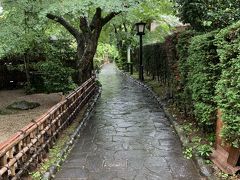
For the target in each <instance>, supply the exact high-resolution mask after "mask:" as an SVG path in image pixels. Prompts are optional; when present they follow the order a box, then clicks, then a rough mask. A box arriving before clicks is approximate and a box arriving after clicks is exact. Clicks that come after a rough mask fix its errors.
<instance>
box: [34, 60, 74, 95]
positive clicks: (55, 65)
mask: <svg viewBox="0 0 240 180" xmlns="http://www.w3.org/2000/svg"><path fill="white" fill-rule="evenodd" d="M38 68H39V71H40V72H41V73H42V78H43V80H44V89H45V91H46V92H48V93H50V92H63V93H67V92H68V91H70V90H73V89H74V88H76V84H74V82H73V80H72V77H71V75H72V73H73V72H74V70H73V69H71V68H69V67H64V66H63V65H62V63H60V62H57V61H45V62H43V63H40V64H39V66H38Z"/></svg>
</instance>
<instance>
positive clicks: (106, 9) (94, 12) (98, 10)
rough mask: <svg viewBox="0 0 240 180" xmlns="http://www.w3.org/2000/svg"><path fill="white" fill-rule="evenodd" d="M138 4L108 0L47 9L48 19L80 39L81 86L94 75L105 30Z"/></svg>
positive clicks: (87, 0) (85, 0) (88, 0)
mask: <svg viewBox="0 0 240 180" xmlns="http://www.w3.org/2000/svg"><path fill="white" fill-rule="evenodd" d="M138 3H140V1H138V0H121V1H117V2H115V1H107V0H95V1H93V0H80V1H77V0H73V1H71V2H69V1H67V0H65V1H61V2H57V3H54V4H52V6H50V8H46V10H45V13H46V17H47V18H49V19H51V20H53V21H55V22H56V23H59V24H61V25H62V26H63V27H64V28H65V29H66V30H67V31H68V32H69V33H70V34H71V35H72V36H73V37H74V38H75V39H76V42H77V55H78V61H77V69H78V80H79V83H81V82H83V81H84V80H86V79H87V78H88V77H89V76H90V73H91V70H92V62H93V58H94V55H95V53H96V49H97V44H98V40H99V36H100V34H101V31H102V29H103V27H104V26H105V25H106V24H107V23H108V22H109V21H111V20H112V19H113V18H114V17H115V16H116V15H118V14H119V13H121V12H124V11H127V10H128V9H129V8H131V7H132V6H133V5H137V4H138ZM53 7H54V8H53ZM60 9H63V12H60ZM69 17H70V19H69ZM67 19H69V20H67ZM76 26H78V27H76Z"/></svg>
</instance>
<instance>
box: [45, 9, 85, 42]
mask: <svg viewBox="0 0 240 180" xmlns="http://www.w3.org/2000/svg"><path fill="white" fill-rule="evenodd" d="M47 18H48V19H51V20H53V21H55V22H58V23H60V24H61V25H62V26H63V27H65V29H67V30H68V31H69V32H70V33H71V34H72V35H73V36H74V37H75V38H76V39H77V41H78V39H79V38H80V36H81V34H80V32H79V31H78V30H77V29H76V28H74V27H73V26H72V25H71V24H69V23H68V22H67V21H66V20H65V19H64V18H63V17H60V16H56V15H53V14H50V13H48V14H47Z"/></svg>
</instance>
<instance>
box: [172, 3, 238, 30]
mask: <svg viewBox="0 0 240 180" xmlns="http://www.w3.org/2000/svg"><path fill="white" fill-rule="evenodd" d="M173 1H174V2H175V3H176V9H177V14H178V16H179V17H180V19H181V20H182V22H184V23H190V24H191V25H192V27H193V28H194V29H195V30H197V31H205V30H213V29H217V28H223V27H226V26H228V25H230V24H232V23H233V22H236V21H237V20H239V18H240V13H239V12H240V11H239V10H240V4H239V2H238V1H236V0H173Z"/></svg>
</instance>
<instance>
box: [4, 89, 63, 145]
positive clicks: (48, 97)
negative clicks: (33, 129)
mask: <svg viewBox="0 0 240 180" xmlns="http://www.w3.org/2000/svg"><path fill="white" fill-rule="evenodd" d="M61 97H62V95H61V93H52V94H43V93H41V94H32V95H26V94H24V91H23V90H3V91H0V109H4V108H6V107H7V106H8V105H10V104H12V103H13V102H15V101H21V100H26V101H30V102H38V103H40V106H39V107H37V108H35V109H31V110H26V111H12V112H11V113H12V114H7V115H1V114H0V143H2V142H3V141H5V140H6V139H7V138H9V137H10V136H12V135H13V134H14V133H16V132H17V131H18V130H19V129H21V128H23V127H24V126H26V125H27V124H28V123H29V122H30V121H31V120H32V119H37V118H38V117H39V116H40V115H42V114H43V113H45V112H46V111H47V110H48V109H49V108H51V107H52V106H53V105H55V104H56V103H58V102H59V101H61Z"/></svg>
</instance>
